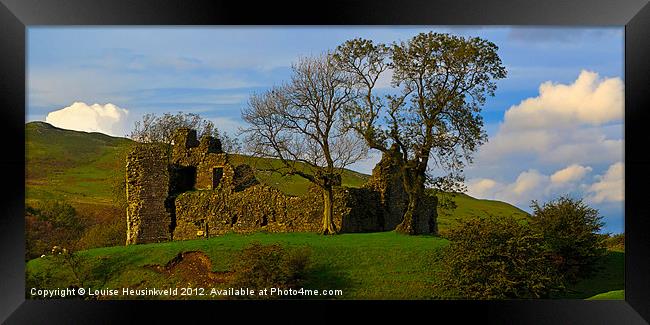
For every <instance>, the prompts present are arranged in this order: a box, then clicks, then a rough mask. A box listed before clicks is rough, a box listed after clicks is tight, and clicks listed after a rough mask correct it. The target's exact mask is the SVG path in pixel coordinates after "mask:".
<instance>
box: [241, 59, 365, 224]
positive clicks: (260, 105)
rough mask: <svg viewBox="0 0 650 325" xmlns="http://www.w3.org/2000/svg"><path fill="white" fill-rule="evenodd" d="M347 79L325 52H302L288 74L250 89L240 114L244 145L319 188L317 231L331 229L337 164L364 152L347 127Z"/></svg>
mask: <svg viewBox="0 0 650 325" xmlns="http://www.w3.org/2000/svg"><path fill="white" fill-rule="evenodd" d="M354 96H355V93H354V91H353V89H352V88H351V79H350V77H349V75H348V74H346V73H344V71H341V70H340V69H339V68H338V66H337V65H336V64H335V62H334V60H333V58H332V56H331V55H330V54H324V55H321V56H317V57H309V58H303V59H301V60H299V61H298V62H297V63H296V64H294V65H293V67H292V76H291V80H290V81H289V82H288V83H287V84H284V85H282V86H276V87H274V88H273V89H271V90H269V91H267V92H265V93H262V94H254V95H252V96H251V98H250V100H249V104H248V107H247V108H246V109H244V110H243V111H242V118H243V119H244V121H246V122H248V123H249V125H250V126H249V128H248V129H246V130H245V131H244V134H245V135H246V145H247V151H249V152H251V153H252V154H253V155H255V156H259V157H267V158H275V159H278V160H279V161H280V162H281V163H282V165H281V167H279V168H268V169H273V170H274V171H276V172H279V173H280V174H282V175H298V176H300V177H303V178H305V179H307V180H308V181H310V182H311V183H313V184H315V185H316V186H318V187H319V188H320V189H321V190H322V192H323V202H324V209H323V228H322V232H323V234H334V233H336V232H337V229H336V227H335V225H334V220H333V208H332V206H333V202H334V194H333V189H334V187H335V186H337V185H340V184H341V173H342V171H343V168H344V167H346V166H348V165H350V164H352V163H354V162H355V161H358V160H359V159H361V158H362V157H364V155H365V153H366V148H365V146H364V145H363V141H362V140H361V139H359V138H358V137H355V136H353V135H352V134H351V133H350V132H348V128H347V127H346V125H345V123H344V118H343V110H344V108H345V106H346V105H348V104H350V103H351V102H352V100H353V99H354Z"/></svg>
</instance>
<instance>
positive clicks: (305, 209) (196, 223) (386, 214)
mask: <svg viewBox="0 0 650 325" xmlns="http://www.w3.org/2000/svg"><path fill="white" fill-rule="evenodd" d="M170 151H171V152H170V154H168V152H167V150H166V149H165V147H163V146H156V145H141V146H138V147H136V148H135V149H134V150H133V152H131V153H130V154H129V156H128V158H127V200H128V203H129V206H128V211H127V223H128V234H127V244H137V243H150V242H159V241H166V240H183V239H194V238H197V237H210V236H216V235H220V234H224V233H227V232H236V233H251V232H256V231H267V232H320V231H321V228H322V218H323V195H322V192H321V190H320V189H319V188H317V187H315V186H312V187H311V188H310V189H309V191H308V192H307V194H305V195H303V196H300V197H295V196H289V195H286V194H284V193H282V192H281V191H280V190H278V189H276V188H273V187H270V186H268V185H265V184H260V183H259V182H258V180H257V179H256V178H255V173H254V171H253V169H252V168H251V167H250V166H248V165H243V164H242V165H236V166H235V165H232V164H231V163H230V162H229V159H228V155H227V154H225V153H223V152H222V150H221V143H220V142H219V140H217V139H214V138H212V137H202V138H201V139H200V140H198V139H197V136H196V131H193V130H189V129H179V130H178V131H177V132H176V133H175V135H174V142H173V146H172V147H171V148H170ZM398 154H399V153H397V152H392V153H389V154H384V156H383V157H382V160H381V161H380V162H379V164H378V165H377V167H375V168H374V169H373V173H372V176H371V178H370V180H369V181H368V184H366V185H365V186H364V187H363V188H348V187H342V186H337V187H335V191H334V207H333V208H334V209H333V213H334V224H335V225H336V228H337V230H338V231H340V232H373V231H388V230H394V229H395V227H396V226H397V225H398V224H399V223H400V222H401V221H402V216H403V215H404V212H405V211H406V206H407V203H408V199H407V195H406V193H405V191H404V187H403V184H402V177H401V171H400V168H399V165H398V164H396V162H395V161H396V160H395V159H398V156H396V155H398ZM426 201H427V203H426V204H425V205H424V207H425V209H426V210H425V211H422V215H425V217H424V218H421V219H420V220H419V222H418V225H417V227H418V229H420V232H421V233H422V232H424V233H426V232H430V231H435V224H436V222H435V219H436V203H437V202H436V200H435V198H426Z"/></svg>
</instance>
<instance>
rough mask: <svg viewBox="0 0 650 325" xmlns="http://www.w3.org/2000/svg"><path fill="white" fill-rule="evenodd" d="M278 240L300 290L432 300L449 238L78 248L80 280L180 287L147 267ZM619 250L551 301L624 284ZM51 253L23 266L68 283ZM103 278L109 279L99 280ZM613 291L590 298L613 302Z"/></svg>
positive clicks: (215, 266)
mask: <svg viewBox="0 0 650 325" xmlns="http://www.w3.org/2000/svg"><path fill="white" fill-rule="evenodd" d="M255 241H257V242H260V243H262V244H269V243H280V244H282V245H285V246H288V247H300V246H309V247H311V252H312V255H311V260H312V263H313V264H312V267H311V269H310V272H309V275H308V276H309V281H308V282H307V283H305V284H304V287H305V288H306V289H342V290H343V292H344V295H343V296H342V297H338V298H343V299H427V298H429V299H430V298H433V297H434V295H435V291H434V289H433V285H432V284H434V283H435V282H436V271H438V270H439V264H438V263H439V262H438V261H437V258H436V256H438V254H439V253H440V250H441V249H442V248H444V247H445V246H446V245H447V244H448V241H447V240H445V239H443V238H439V237H433V236H406V235H401V234H397V233H395V232H384V233H368V234H342V235H337V236H320V235H317V234H310V233H285V234H264V233H256V234H252V235H239V234H228V235H225V236H221V237H215V238H210V239H208V240H189V241H176V242H168V243H160V244H149V245H135V246H116V247H105V248H97V249H91V250H87V251H83V252H81V255H82V256H85V257H88V261H90V263H91V265H90V267H89V269H87V270H86V271H85V272H83V273H84V274H88V275H89V279H90V280H86V282H85V285H86V286H90V287H93V288H106V287H108V288H122V287H130V288H137V287H139V288H145V287H158V288H164V287H169V286H172V287H177V286H178V287H180V286H187V285H188V283H182V282H178V280H177V279H176V278H173V277H169V276H164V275H162V274H160V273H157V272H155V271H153V270H152V269H151V268H149V267H147V266H148V265H165V264H166V263H167V262H169V261H170V260H172V259H173V258H174V257H175V256H176V255H177V254H178V253H180V252H187V251H202V252H204V253H206V254H207V255H208V256H209V257H210V259H211V261H212V270H213V271H216V272H219V271H228V270H229V268H230V265H231V263H232V261H233V258H234V257H235V254H236V253H237V251H238V250H240V249H241V248H243V247H244V246H246V245H247V244H249V243H252V242H255ZM623 258H624V256H623V254H622V253H620V252H613V253H610V254H609V255H608V257H607V258H606V261H605V268H604V269H603V270H602V271H601V272H600V273H599V274H597V275H595V276H594V277H592V278H590V279H587V280H583V281H581V282H579V283H577V284H576V285H573V286H571V287H570V288H569V289H570V291H569V292H568V293H566V294H564V295H562V296H559V297H556V298H566V299H585V298H589V297H592V296H594V295H595V294H597V293H601V292H608V291H611V290H618V289H620V288H623V274H622V272H623V268H622V265H623V261H622V260H623ZM60 265H61V264H58V263H56V262H55V259H54V258H53V257H51V256H48V257H45V258H37V259H34V260H31V261H29V262H28V263H27V271H28V273H31V274H38V275H40V276H43V275H45V274H48V273H49V274H51V275H52V280H51V282H50V283H48V284H47V285H46V287H51V288H56V287H66V286H68V285H69V284H70V283H74V282H75V281H74V280H73V279H74V277H73V276H72V273H71V272H70V269H69V268H67V267H66V266H63V267H61V266H60ZM103 278H106V279H107V281H106V282H104V281H102V280H98V279H103ZM619 297H621V299H622V296H621V295H620V294H619V293H617V292H612V293H607V294H606V295H602V296H601V295H599V296H597V297H594V299H598V298H601V299H619Z"/></svg>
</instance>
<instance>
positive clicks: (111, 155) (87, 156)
mask: <svg viewBox="0 0 650 325" xmlns="http://www.w3.org/2000/svg"><path fill="white" fill-rule="evenodd" d="M25 137H26V141H25V142H26V143H25V150H26V161H27V166H26V167H27V175H26V191H27V193H26V197H27V201H30V200H43V199H57V200H68V201H72V202H79V203H92V204H111V182H112V181H114V180H115V179H117V177H122V176H123V175H124V174H123V172H121V171H123V170H124V165H125V157H126V154H127V152H128V150H129V148H130V146H131V144H132V143H133V142H132V141H131V140H128V139H125V138H115V137H110V136H107V135H105V134H101V133H86V132H78V131H70V130H64V129H59V128H55V127H53V126H51V125H49V124H47V123H43V122H30V123H27V124H26V125H25ZM118 171H120V172H119V173H118Z"/></svg>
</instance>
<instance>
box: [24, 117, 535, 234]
mask: <svg viewBox="0 0 650 325" xmlns="http://www.w3.org/2000/svg"><path fill="white" fill-rule="evenodd" d="M25 136H26V148H25V149H26V155H27V156H26V161H27V175H26V191H27V194H26V200H27V203H30V202H33V201H37V200H49V199H56V200H66V201H68V202H70V203H72V204H73V205H75V206H83V207H85V209H84V210H92V209H95V208H105V207H110V206H112V205H113V204H114V203H113V200H112V197H113V195H114V194H113V189H114V187H115V186H114V185H115V184H116V183H119V182H120V181H123V177H124V168H125V161H126V155H127V153H128V151H129V149H130V147H131V146H132V145H133V144H134V142H133V141H131V140H129V139H125V138H118V137H111V136H108V135H105V134H101V133H96V132H95V133H88V132H79V131H71V130H64V129H60V128H56V127H53V126H51V125H50V124H47V123H44V122H30V123H27V124H26V125H25ZM231 159H232V161H233V163H234V164H235V165H238V164H242V163H247V164H249V165H251V166H258V167H263V168H269V167H278V166H279V164H280V162H279V161H277V160H273V159H260V158H251V157H248V156H243V155H233V156H232V157H231ZM261 169H262V168H261ZM368 177H369V176H368V175H365V174H361V173H358V172H355V171H350V170H346V171H345V172H344V173H343V179H342V181H343V185H346V186H351V187H359V186H362V185H363V184H364V183H365V182H366V181H367V179H368ZM257 178H258V179H259V180H260V181H261V182H263V183H266V184H268V185H270V186H273V187H276V188H278V189H280V190H281V191H283V192H285V193H287V194H289V195H301V194H303V193H305V192H306V191H307V188H308V186H309V182H308V181H307V180H305V179H303V178H301V177H299V176H289V177H282V176H281V175H280V174H279V173H276V172H268V171H258V172H257ZM449 195H451V197H452V198H453V200H454V201H455V202H456V205H457V207H456V209H453V210H449V209H440V210H439V219H438V221H439V225H440V229H441V230H444V229H446V228H448V227H450V226H453V225H454V224H455V223H456V221H457V220H458V219H463V218H467V217H472V216H490V215H506V216H514V217H517V218H523V217H525V216H527V214H526V213H525V212H524V211H522V210H520V209H518V208H516V207H514V206H512V205H510V204H507V203H504V202H499V201H490V200H480V199H475V198H473V197H470V196H468V195H465V194H447V196H449Z"/></svg>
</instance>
